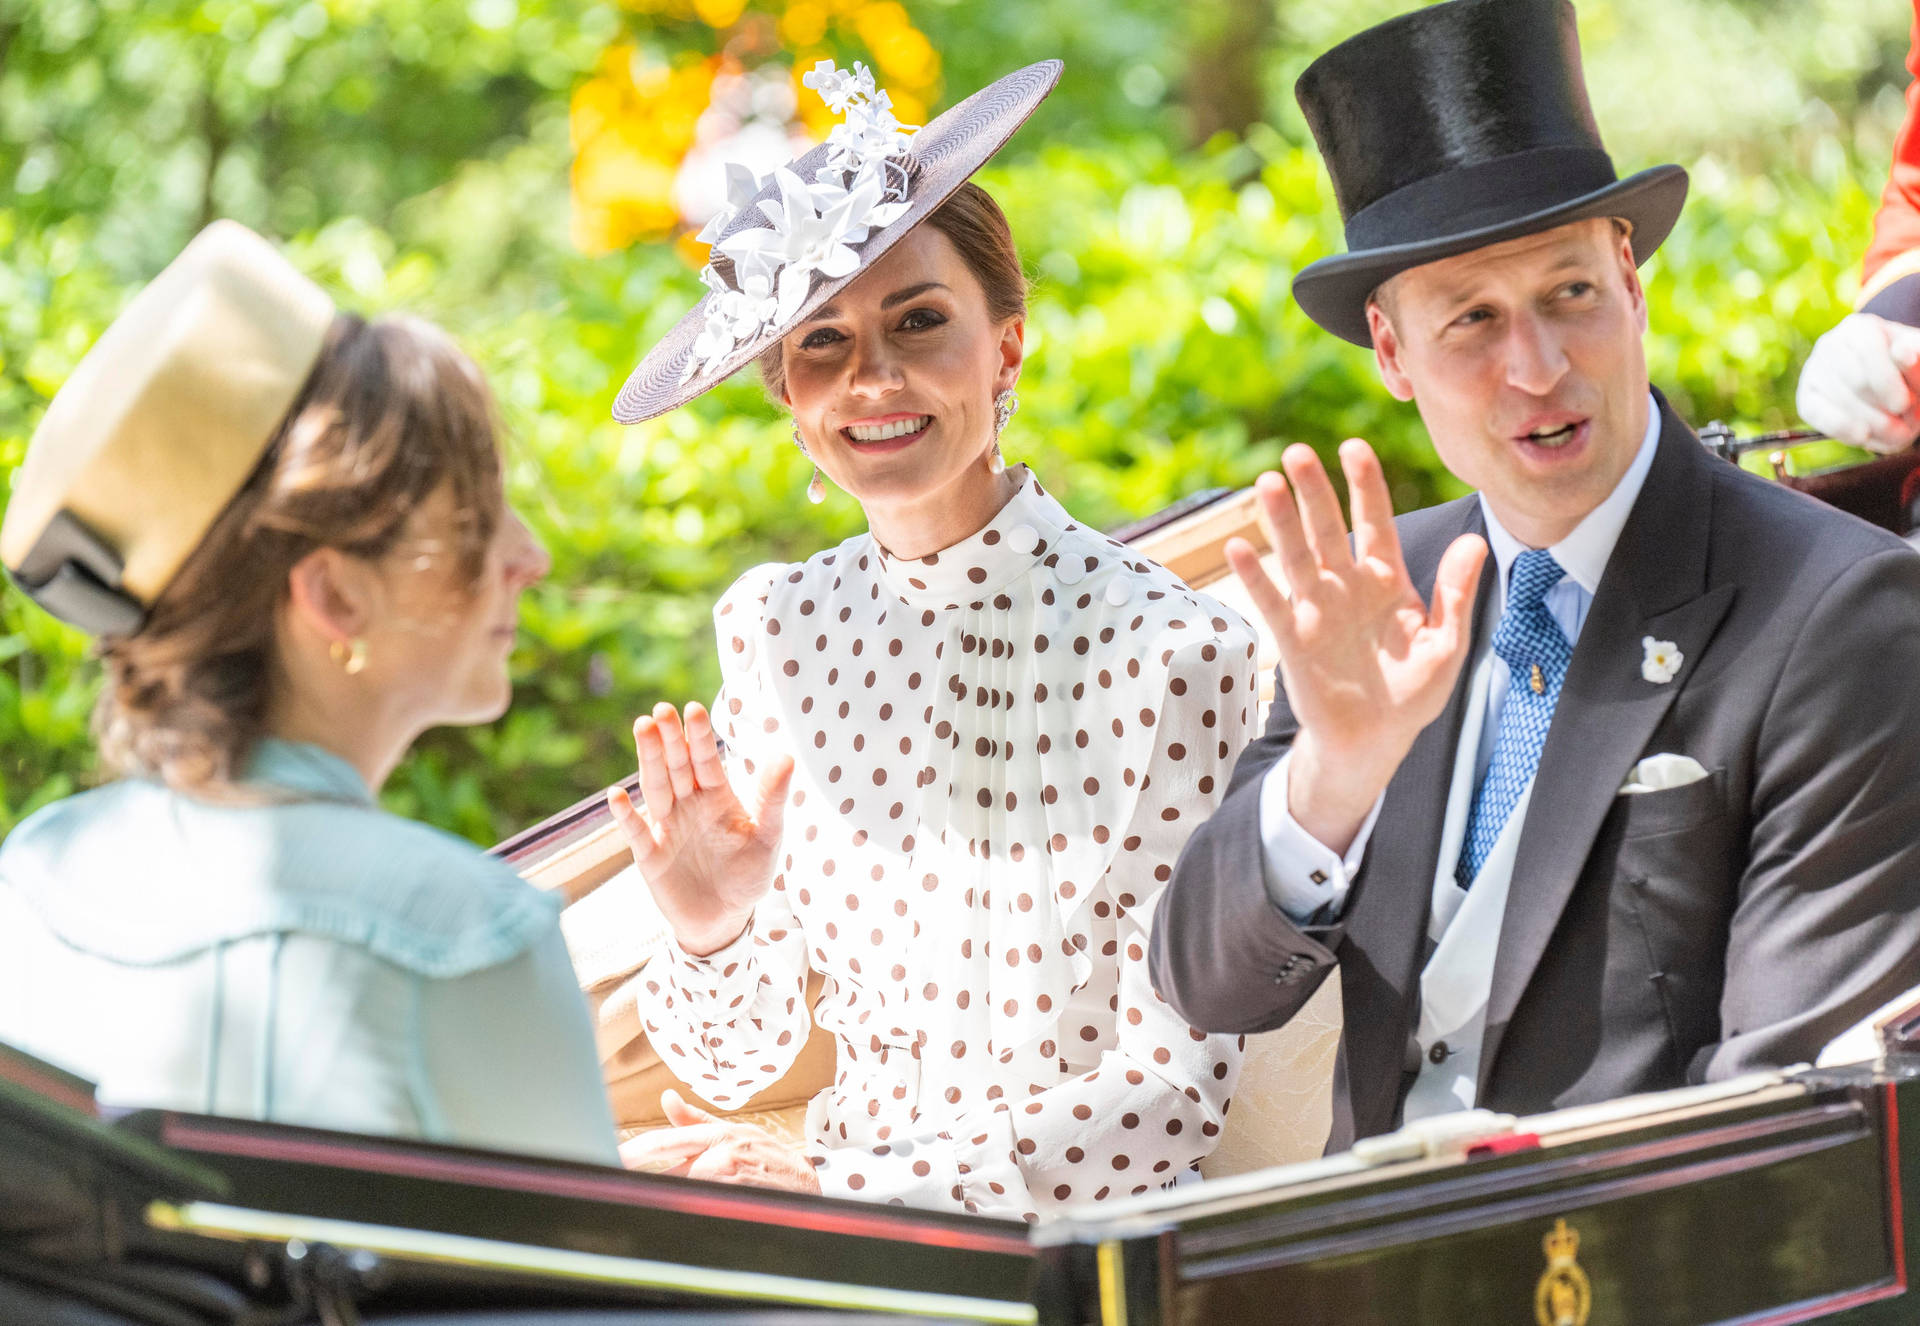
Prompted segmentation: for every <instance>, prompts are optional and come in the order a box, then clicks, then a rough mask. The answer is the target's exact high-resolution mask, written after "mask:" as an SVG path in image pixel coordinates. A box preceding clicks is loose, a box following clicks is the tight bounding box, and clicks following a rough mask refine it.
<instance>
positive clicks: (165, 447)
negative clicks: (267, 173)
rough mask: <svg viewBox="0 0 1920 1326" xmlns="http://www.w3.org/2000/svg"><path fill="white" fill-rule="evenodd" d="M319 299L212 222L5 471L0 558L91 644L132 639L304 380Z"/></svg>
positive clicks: (268, 252)
mask: <svg viewBox="0 0 1920 1326" xmlns="http://www.w3.org/2000/svg"><path fill="white" fill-rule="evenodd" d="M333 313H334V308H333V301H332V300H330V299H328V298H327V296H326V294H325V292H324V291H322V290H321V289H320V287H319V286H317V285H315V284H314V283H313V282H311V281H309V280H308V279H307V278H306V277H304V276H302V275H301V274H300V273H299V272H297V271H295V270H294V268H293V267H292V265H291V264H289V263H288V262H287V260H286V259H284V258H282V257H281V256H280V255H279V254H278V253H277V252H275V251H274V249H273V247H272V245H270V244H268V243H267V242H266V241H265V240H263V239H261V238H260V237H259V236H258V235H256V234H254V233H253V232H252V231H251V230H248V229H247V228H246V227H245V226H242V225H240V224H238V223H236V222H233V221H216V222H214V224H212V225H211V226H208V227H207V228H206V229H205V230H203V231H201V232H200V234H199V235H198V236H197V237H196V238H195V239H194V241H193V242H192V243H191V244H189V245H187V247H186V249H185V250H184V251H183V252H182V253H181V254H180V256H179V257H178V258H175V259H174V260H173V262H172V263H170V264H169V265H168V266H167V268H166V270H165V271H163V272H161V273H160V275H159V276H157V277H155V278H154V279H153V281H152V283H151V284H149V285H148V286H147V288H146V289H144V290H142V291H141V292H140V293H139V294H138V295H136V296H135V297H134V299H133V302H132V303H130V304H128V305H127V307H126V309H125V311H124V312H122V313H121V314H120V316H119V317H118V318H116V319H114V322H113V325H112V326H110V327H108V328H107V331H106V334H105V335H104V336H102V337H101V338H100V339H99V341H97V342H96V343H95V344H94V347H93V348H92V349H91V350H89V351H88V352H87V355H86V358H84V359H82V360H81V361H80V365H79V367H78V368H76V369H74V371H73V376H71V377H69V378H68V379H67V381H66V383H65V385H63V386H62V387H61V388H60V391H59V392H58V394H56V395H55V396H54V398H53V403H52V404H51V405H49V406H48V407H47V413H46V416H45V417H44V418H43V419H42V420H41V421H40V427H39V428H38V429H37V430H35V432H34V435H33V440H32V441H31V442H30V443H29V444H28V445H27V455H26V459H25V460H24V461H23V462H22V463H21V466H20V468H19V470H18V471H17V472H16V473H15V475H14V480H13V496H12V498H11V500H10V501H9V502H8V504H7V513H6V519H5V521H4V523H0V561H4V562H5V563H6V568H7V571H8V572H9V574H11V575H12V576H13V579H14V582H15V583H16V584H18V585H19V586H20V587H21V588H22V589H23V590H25V591H26V592H27V593H28V594H29V595H31V596H32V597H33V599H34V600H35V601H36V602H38V603H39V604H40V606H41V607H43V608H45V609H46V610H47V611H48V612H51V613H52V614H53V615H54V616H56V617H60V618H62V619H64V620H66V621H69V622H72V623H73V624H74V625H76V626H79V627H82V628H84V629H86V630H88V631H90V632H92V633H94V634H96V635H105V636H112V635H125V634H128V633H130V632H132V631H135V630H138V629H139V627H140V623H141V622H142V621H143V620H144V619H145V616H146V612H147V609H148V608H150V607H151V606H152V605H153V602H154V600H155V599H156V598H158V597H159V596H160V594H161V592H162V591H163V590H165V589H166V587H167V585H168V584H169V583H171V581H172V580H173V578H174V576H175V574H177V573H178V572H179V570H180V567H181V565H182V564H183V563H184V562H185V561H186V560H187V558H188V556H189V555H191V554H192V552H193V550H194V549H195V548H197V547H199V545H200V541H201V540H202V539H203V538H205V537H206V533H207V531H208V529H210V528H211V527H212V525H213V522H214V521H215V520H216V519H218V518H219V515H220V513H221V512H222V511H223V510H225V509H226V506H227V504H228V503H229V502H230V501H232V500H233V497H234V494H235V493H237V492H239V491H240V487H241V485H242V484H244V483H245V482H246V479H247V476H248V475H249V474H251V473H252V472H253V469H254V467H255V466H256V465H257V464H258V463H259V461H260V456H261V453H262V452H264V451H265V450H266V446H267V443H268V442H270V441H271V440H272V439H273V435H274V433H275V431H276V430H277V429H278V427H279V425H280V422H281V420H282V419H283V418H284V417H285V416H286V413H287V410H288V409H289V407H291V406H292V404H293V402H294V400H295V398H297V397H298V396H299V394H300V389H301V388H302V387H303V386H304V385H305V383H306V380H307V376H308V374H309V373H310V372H311V371H312V369H313V365H314V362H315V360H317V359H318V358H319V356H320V347H321V343H322V342H323V340H324V339H325V337H326V333H327V327H328V325H329V324H330V323H331V322H332V320H333Z"/></svg>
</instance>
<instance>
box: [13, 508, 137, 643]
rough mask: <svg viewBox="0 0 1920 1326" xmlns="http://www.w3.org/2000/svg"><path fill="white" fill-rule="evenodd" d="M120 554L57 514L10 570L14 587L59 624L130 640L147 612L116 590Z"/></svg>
mask: <svg viewBox="0 0 1920 1326" xmlns="http://www.w3.org/2000/svg"><path fill="white" fill-rule="evenodd" d="M123 569H124V564H123V563H122V561H121V558H120V554H119V553H118V552H116V551H114V549H113V546H112V545H111V544H109V543H108V542H107V541H106V540H105V539H103V538H101V537H100V536H99V535H98V534H95V533H94V532H93V531H92V530H90V529H88V528H87V527H86V525H84V524H82V523H81V522H80V520H79V518H78V517H76V516H74V515H73V514H72V513H71V512H69V511H65V510H61V511H56V512H55V513H54V515H53V519H52V520H49V521H48V522H47V527H46V528H45V529H44V530H42V531H41V532H40V537H39V538H38V539H35V540H34V543H33V547H32V548H31V549H30V550H28V552H27V555H26V556H25V557H23V558H21V559H20V565H19V566H18V567H16V568H14V570H13V580H14V583H15V584H17V585H19V586H20V588H21V589H22V590H23V591H24V592H25V593H26V595H27V597H28V598H31V599H32V600H33V601H34V602H35V603H38V604H39V605H40V606H41V607H43V608H45V609H46V610H47V611H48V612H50V613H52V614H53V615H54V616H56V617H58V618H60V619H61V620H62V621H66V622H71V623H73V624H74V625H75V626H78V627H80V628H81V629H82V630H85V631H88V632H90V633H91V634H93V635H97V636H116V635H130V634H132V633H133V632H134V631H137V630H139V629H140V624H141V622H142V621H144V620H145V619H146V615H147V610H146V608H145V607H144V606H142V604H141V603H140V601H139V600H138V599H135V598H134V597H133V596H132V595H131V594H129V593H127V592H126V591H125V590H124V589H122V588H120V576H121V572H122V570H123Z"/></svg>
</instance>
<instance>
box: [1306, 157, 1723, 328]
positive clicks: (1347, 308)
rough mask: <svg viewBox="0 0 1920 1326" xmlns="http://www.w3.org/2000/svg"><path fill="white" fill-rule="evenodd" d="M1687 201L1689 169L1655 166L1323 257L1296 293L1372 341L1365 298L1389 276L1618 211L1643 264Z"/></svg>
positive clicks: (1316, 314) (1318, 313)
mask: <svg viewBox="0 0 1920 1326" xmlns="http://www.w3.org/2000/svg"><path fill="white" fill-rule="evenodd" d="M1686 200H1687V172H1686V171H1684V170H1682V169H1681V168H1680V167H1679V166H1655V167H1653V168H1652V169H1651V170H1643V171H1641V172H1639V173H1638V174H1636V175H1629V176H1628V177H1627V178H1626V179H1624V180H1619V181H1617V182H1615V183H1613V184H1609V185H1608V186H1606V187H1605V188H1603V189H1596V190H1594V191H1593V192H1591V193H1586V194H1582V195H1580V196H1579V197H1576V198H1570V199H1568V200H1567V201H1566V202H1563V203H1557V204H1555V205H1554V206H1552V207H1548V208H1543V209H1541V210H1539V211H1534V212H1529V213H1527V214H1526V215H1524V216H1517V217H1512V218H1510V219H1508V220H1505V221H1500V222H1497V223H1496V224H1494V225H1490V226H1481V227H1479V228H1478V229H1475V230H1469V231H1462V232H1460V233H1459V234H1453V235H1443V236H1439V237H1437V238H1434V239H1427V240H1421V241H1419V242H1417V243H1411V244H1394V245H1388V246H1385V247H1381V248H1375V249H1362V250H1360V251H1359V252H1356V253H1341V254H1336V255H1335V256H1333V257H1330V258H1321V259H1320V260H1319V261H1317V262H1313V263H1309V264H1308V265H1307V266H1306V267H1304V268H1302V269H1301V271H1300V273H1299V274H1298V275H1297V276H1295V277H1294V278H1293V297H1294V299H1296V300H1297V301H1299V304H1300V307H1301V308H1302V309H1303V310H1304V311H1305V312H1306V315H1307V316H1308V317H1310V318H1312V319H1313V320H1314V321H1315V322H1317V323H1318V324H1320V326H1322V327H1324V328H1326V329H1327V330H1328V331H1330V332H1332V333H1333V334H1334V335H1335V336H1338V337H1339V338H1340V339H1342V340H1344V341H1351V342H1353V343H1354V344H1355V345H1360V346H1369V347H1370V346H1372V344H1373V333H1372V332H1371V331H1370V330H1369V329H1368V327H1367V298H1368V296H1370V295H1371V294H1372V293H1373V292H1374V291H1375V290H1377V289H1379V288H1380V285H1381V284H1382V283H1383V282H1385V281H1386V280H1387V279H1388V278H1390V277H1393V276H1397V275H1399V274H1400V273H1401V272H1404V271H1406V270H1408V269H1409V268H1413V267H1419V266H1421V265H1422V264H1425V263H1430V262H1437V261H1438V260H1440V259H1441V258H1452V257H1455V256H1457V255H1459V254H1462V253H1471V252H1472V251H1473V250H1475V249H1483V248H1486V247H1487V246H1488V245H1490V244H1499V243H1502V242H1503V241H1506V240H1510V239H1519V238H1521V237H1523V236H1526V235H1534V234H1538V233H1539V232H1541V231H1543V230H1551V229H1553V228H1554V227H1555V226H1564V225H1569V224H1571V223H1572V222H1575V221H1585V220H1587V219H1588V218H1590V217H1597V216H1617V217H1620V218H1621V219H1623V220H1625V221H1627V222H1629V223H1631V224H1632V226H1633V261H1634V264H1635V265H1636V266H1638V265H1640V264H1643V263H1645V262H1646V260H1647V259H1648V258H1650V257H1652V256H1653V252H1654V250H1655V249H1658V248H1659V247H1660V245H1661V244H1662V243H1664V242H1665V240H1666V238H1667V236H1668V235H1669V234H1671V233H1672V231H1673V227H1674V223H1675V222H1676V221H1678V220H1679V219H1680V208H1681V206H1682V205H1683V204H1684V203H1685V202H1686Z"/></svg>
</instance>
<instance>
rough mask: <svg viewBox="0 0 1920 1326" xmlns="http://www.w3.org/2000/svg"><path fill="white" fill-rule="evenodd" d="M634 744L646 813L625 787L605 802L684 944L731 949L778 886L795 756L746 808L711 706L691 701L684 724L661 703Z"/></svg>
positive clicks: (780, 762)
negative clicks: (731, 779)
mask: <svg viewBox="0 0 1920 1326" xmlns="http://www.w3.org/2000/svg"><path fill="white" fill-rule="evenodd" d="M633 745H634V751H635V754H636V756H637V757H638V759H639V764H640V800H641V803H642V805H643V806H644V807H645V810H644V813H643V812H642V810H641V809H640V808H638V807H636V806H635V805H634V804H633V798H631V797H630V796H628V795H627V793H626V791H625V789H624V788H620V787H612V788H609V789H608V790H607V808H608V809H609V810H610V811H612V812H613V819H614V822H615V823H616V824H618V825H619V826H620V829H621V832H622V833H624V834H625V835H626V839H627V846H628V847H629V848H631V849H632V851H633V863H634V865H636V866H638V867H639V869H640V874H641V875H642V877H644V878H645V879H646V881H647V885H648V887H649V888H651V889H652V890H653V897H654V901H655V902H656V903H657V904H658V905H659V907H660V912H661V914H662V915H663V916H665V917H666V920H667V923H668V924H669V925H671V926H672V927H673V934H674V938H675V939H676V940H678V941H679V944H680V947H681V948H683V949H685V950H686V951H687V952H689V953H692V954H694V955H696V956H699V955H704V954H707V953H712V952H715V951H716V950H718V949H722V948H725V947H726V946H727V945H728V944H731V943H732V942H733V941H734V940H735V939H738V938H739V937H740V934H741V932H742V931H744V930H745V929H746V926H747V922H748V921H749V920H750V919H751V918H752V916H753V909H754V906H755V905H756V904H757V903H758V902H759V901H760V899H761V898H762V897H764V896H765V894H766V892H767V889H768V888H769V887H770V886H771V885H772V883H773V862H774V854H775V852H776V851H777V850H778V848H779V845H780V823H781V816H782V814H783V813H784V811H785V809H786V798H787V784H788V783H789V781H791V779H792V777H793V760H792V758H791V757H789V756H781V757H780V758H778V759H776V760H775V761H773V763H772V764H771V765H769V766H768V767H767V768H765V769H763V770H762V771H761V773H760V778H759V784H758V786H757V788H756V789H755V791H754V796H753V804H752V805H751V806H746V805H743V804H741V801H740V799H739V798H738V797H737V796H735V795H734V792H733V788H732V787H731V786H730V785H729V784H728V782H727V777H726V772H725V770H724V769H723V767H722V766H721V763H720V748H719V743H718V742H716V741H715V740H714V735H713V720H712V718H710V717H709V716H708V714H707V711H706V708H705V706H703V705H699V704H689V705H688V706H687V712H686V721H685V722H684V723H682V722H681V718H680V715H679V714H678V713H677V712H675V710H674V707H673V706H672V705H670V704H664V703H662V704H658V705H655V706H654V709H653V713H652V714H651V715H649V716H643V717H641V718H638V719H636V720H635V721H634V724H633Z"/></svg>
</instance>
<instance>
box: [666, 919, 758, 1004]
mask: <svg viewBox="0 0 1920 1326" xmlns="http://www.w3.org/2000/svg"><path fill="white" fill-rule="evenodd" d="M660 948H661V952H662V954H663V955H664V957H665V958H666V960H667V961H668V962H669V963H671V964H673V967H674V970H675V971H676V972H678V973H679V977H680V982H681V984H682V985H683V986H685V985H687V984H689V983H692V984H694V985H695V986H697V988H699V989H700V990H702V991H705V992H711V993H712V994H713V995H714V996H716V997H717V996H718V995H719V994H720V992H721V991H722V990H723V989H726V988H727V987H729V986H732V985H735V984H738V983H739V982H740V980H741V978H742V976H751V977H752V978H754V979H757V978H758V965H759V964H758V963H757V962H755V960H754V959H755V958H756V956H757V950H758V948H759V945H758V944H757V943H756V942H755V939H754V924H753V920H752V918H748V920H747V928H746V929H745V930H742V931H741V932H740V936H739V938H737V939H735V940H734V941H733V942H732V943H730V944H728V945H727V946H726V947H725V948H717V949H715V950H714V951H713V952H711V953H708V954H705V955H702V956H696V955H694V954H692V953H689V952H687V951H686V950H685V949H683V948H681V947H680V941H679V940H677V939H675V938H674V935H673V931H672V930H668V931H667V933H666V934H665V935H663V936H662V937H661V940H660Z"/></svg>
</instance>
